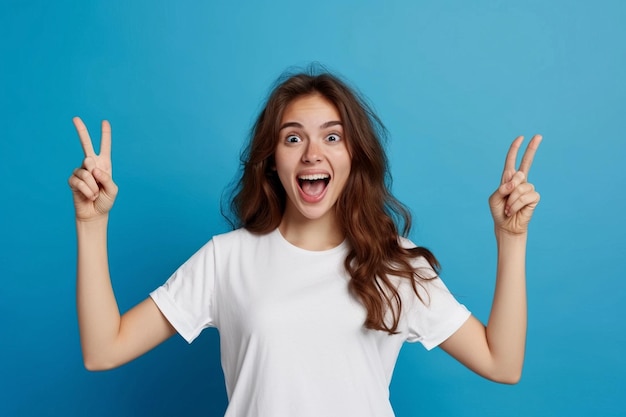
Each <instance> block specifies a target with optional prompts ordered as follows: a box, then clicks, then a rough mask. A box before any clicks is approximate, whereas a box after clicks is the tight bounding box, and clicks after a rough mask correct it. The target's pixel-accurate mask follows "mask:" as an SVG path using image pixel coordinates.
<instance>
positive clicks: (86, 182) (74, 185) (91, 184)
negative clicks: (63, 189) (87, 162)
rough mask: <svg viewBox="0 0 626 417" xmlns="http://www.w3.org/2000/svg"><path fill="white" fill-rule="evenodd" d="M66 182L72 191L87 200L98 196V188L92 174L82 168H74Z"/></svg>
mask: <svg viewBox="0 0 626 417" xmlns="http://www.w3.org/2000/svg"><path fill="white" fill-rule="evenodd" d="M68 183H69V185H70V188H71V189H72V191H74V192H76V193H79V194H82V195H83V197H85V198H86V199H88V200H95V199H96V198H98V195H99V193H100V189H99V187H98V184H97V183H96V181H95V179H94V178H93V176H92V175H91V174H90V173H89V172H87V171H86V170H84V169H82V168H78V169H76V170H74V172H73V173H72V176H71V177H70V178H69V180H68Z"/></svg>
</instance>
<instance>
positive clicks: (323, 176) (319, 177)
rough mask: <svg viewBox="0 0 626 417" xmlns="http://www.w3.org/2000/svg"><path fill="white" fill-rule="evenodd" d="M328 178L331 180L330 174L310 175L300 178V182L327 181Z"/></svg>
mask: <svg viewBox="0 0 626 417" xmlns="http://www.w3.org/2000/svg"><path fill="white" fill-rule="evenodd" d="M328 178H330V175H328V174H310V175H300V176H298V179H299V180H305V181H315V180H326V179H328Z"/></svg>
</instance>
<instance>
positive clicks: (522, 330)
mask: <svg viewBox="0 0 626 417" xmlns="http://www.w3.org/2000/svg"><path fill="white" fill-rule="evenodd" d="M496 240H497V245H498V264H497V276H496V288H495V293H494V299H493V305H492V308H491V314H490V316H489V322H488V324H487V330H486V331H487V341H488V344H489V350H490V352H491V355H492V358H493V361H494V364H495V367H496V369H497V370H498V372H502V373H503V374H505V375H508V376H511V375H513V377H512V379H513V380H516V379H519V376H520V375H521V372H522V365H523V362H524V350H525V345H526V326H527V304H526V267H525V263H526V241H527V234H526V233H524V234H520V235H511V234H506V233H503V234H497V235H496Z"/></svg>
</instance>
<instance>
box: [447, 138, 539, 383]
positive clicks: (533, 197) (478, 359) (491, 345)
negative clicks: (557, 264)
mask: <svg viewBox="0 0 626 417" xmlns="http://www.w3.org/2000/svg"><path fill="white" fill-rule="evenodd" d="M541 139H542V138H541V136H539V135H536V136H534V137H533V138H532V140H531V141H530V143H529V144H528V147H527V148H526V151H525V152H524V156H523V158H522V162H521V163H520V166H519V169H516V158H517V153H518V150H519V148H520V146H521V144H522V142H523V140H524V138H523V137H522V136H520V137H518V138H517V139H515V141H513V144H512V145H511V147H510V149H509V152H508V154H507V157H506V161H505V165H504V171H503V173H502V179H501V181H500V186H499V187H498V189H497V190H496V191H495V192H494V193H493V194H492V195H491V197H490V198H489V206H490V209H491V214H492V217H493V220H494V226H495V235H496V243H497V247H498V264H497V269H496V288H495V293H494V298H493V304H492V307H491V314H490V315H489V321H488V323H487V326H484V325H483V324H482V323H480V322H479V321H478V320H477V319H476V318H475V317H473V316H472V317H471V318H470V319H469V320H468V321H467V322H466V323H465V324H464V325H463V326H462V327H461V328H460V329H459V330H458V331H457V332H456V333H455V334H453V335H452V336H451V337H450V338H449V339H448V340H446V341H445V342H444V343H442V344H441V347H442V349H444V350H445V351H446V352H448V353H449V354H450V355H452V356H454V357H455V358H456V359H458V360H459V361H460V362H461V363H463V364H464V365H466V366H467V367H468V368H470V369H472V370H473V371H475V372H476V373H478V374H480V375H482V376H484V377H486V378H489V379H492V380H494V381H498V382H503V383H510V384H512V383H516V382H518V381H519V379H520V378H521V374H522V366H523V363H524V350H525V345H526V320H527V318H526V317H527V313H526V267H525V263H526V241H527V237H528V223H529V222H530V219H531V217H532V214H533V211H534V209H535V207H536V206H537V203H539V194H538V193H537V192H536V191H535V188H534V186H533V185H532V184H531V183H529V182H528V181H527V178H528V172H529V170H530V166H531V165H532V161H533V158H534V156H535V152H536V151H537V148H538V147H539V143H540V142H541Z"/></svg>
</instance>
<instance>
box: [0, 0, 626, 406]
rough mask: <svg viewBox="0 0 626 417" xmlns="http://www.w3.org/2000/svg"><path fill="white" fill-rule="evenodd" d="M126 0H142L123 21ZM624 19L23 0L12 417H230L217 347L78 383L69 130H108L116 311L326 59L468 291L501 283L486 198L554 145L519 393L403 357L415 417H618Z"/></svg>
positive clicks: (7, 265) (6, 397)
mask: <svg viewBox="0 0 626 417" xmlns="http://www.w3.org/2000/svg"><path fill="white" fill-rule="evenodd" d="M127 3H128V4H127ZM625 4H626V3H624V2H620V1H595V2H591V1H589V2H585V1H579V2H572V1H549V2H547V1H520V2H505V1H472V2H464V1H460V0H448V1H438V2H434V1H433V2H423V1H409V0H404V1H395V2H385V3H382V2H374V1H345V2H333V1H327V0H320V1H315V2H302V3H294V2H286V1H271V2H269V1H268V2H254V3H252V2H250V3H244V2H237V1H233V2H226V1H179V2H153V1H145V0H144V1H135V2H123V1H101V2H94V1H92V2H81V1H55V2H47V1H16V0H13V1H7V0H4V1H3V2H2V4H1V6H0V57H1V58H0V158H1V159H0V181H1V183H0V190H1V195H2V203H1V204H0V239H1V240H0V244H1V249H2V250H1V253H0V261H1V264H0V266H1V272H0V273H1V275H0V279H1V285H0V320H1V323H2V332H0V363H1V368H0V369H1V371H0V400H1V401H0V415H3V416H28V415H37V416H59V415H62V416H113V415H115V416H133V415H146V416H147V415H150V416H170V415H185V416H221V415H222V413H223V411H224V409H225V406H226V395H225V390H224V384H223V380H222V374H221V368H220V364H219V354H218V335H217V332H216V331H214V330H207V331H205V332H204V333H203V334H202V335H201V336H200V338H199V339H198V340H197V341H196V342H194V343H193V344H192V345H190V346H188V345H187V344H186V343H185V342H184V341H183V340H182V338H180V337H174V338H172V339H170V340H169V341H167V342H166V343H164V344H163V345H162V346H159V347H158V348H156V349H155V350H153V351H152V352H150V353H148V354H146V355H145V356H143V357H141V358H139V359H138V360H136V361H134V362H132V363H130V364H128V365H126V366H124V367H122V368H120V369H117V370H113V371H109V372H104V373H90V372H87V371H86V370H84V368H83V365H82V361H81V354H80V348H79V340H78V331H77V324H76V313H75V298H74V290H75V281H74V280H75V234H74V220H73V207H72V202H71V195H70V191H69V189H68V187H67V183H66V180H67V178H68V176H69V175H70V173H71V171H72V169H73V168H74V167H75V166H77V165H79V164H80V162H81V159H82V151H81V148H80V144H79V142H78V139H77V137H76V135H75V133H74V130H73V126H72V123H71V118H72V116H75V115H80V116H82V117H83V118H84V120H85V121H86V123H87V125H88V127H90V129H91V131H92V136H93V137H94V138H98V137H99V132H98V131H99V122H100V120H101V119H103V118H108V119H109V120H110V121H111V123H112V126H113V163H114V178H115V180H116V182H117V183H118V185H119V186H120V194H119V196H118V200H117V203H116V206H115V208H114V210H113V212H112V214H111V221H110V263H111V271H112V276H113V284H114V287H115V290H116V293H117V296H118V302H119V304H120V308H121V309H122V310H126V309H128V308H130V307H131V306H133V305H134V304H135V303H137V302H139V301H140V300H142V299H144V298H145V297H146V296H147V294H148V292H149V291H151V290H152V289H154V288H155V287H156V286H158V285H160V284H161V283H162V282H163V281H164V280H165V279H166V278H167V277H168V276H169V274H170V273H171V272H173V271H174V270H175V269H176V267H177V266H178V265H180V264H181V263H182V262H184V261H185V259H186V258H187V257H189V256H190V255H191V254H192V253H193V252H194V251H195V250H196V249H197V248H199V247H200V246H201V245H202V244H203V243H204V242H205V241H206V240H208V239H209V238H210V237H211V236H212V235H213V234H216V233H221V232H223V231H226V230H228V226H227V223H226V222H225V221H224V220H223V219H222V218H221V216H220V211H219V207H220V197H221V195H222V193H223V191H224V190H225V188H226V186H227V185H228V184H229V183H230V182H231V181H232V179H233V178H234V176H235V173H236V171H237V169H238V156H239V152H240V150H241V147H242V144H243V142H244V139H245V138H246V136H247V132H248V130H249V128H250V126H251V123H252V120H253V119H254V118H255V116H256V114H257V112H258V111H259V109H260V106H261V103H262V101H263V99H264V97H265V96H266V94H267V92H268V88H269V86H270V84H271V83H272V82H273V80H274V79H275V78H276V77H277V76H278V75H279V74H280V73H281V72H282V71H283V70H284V69H286V68H288V67H290V66H293V65H306V64H307V63H309V62H311V61H319V62H321V63H323V64H324V65H326V66H327V67H328V68H330V69H331V70H334V71H336V72H338V73H339V74H341V75H343V76H344V77H346V78H347V79H348V80H350V81H351V82H352V83H353V84H354V85H355V86H357V87H358V88H359V89H360V90H361V91H362V92H363V93H364V94H365V95H366V96H367V97H368V98H369V100H370V101H371V102H372V103H373V104H374V107H375V109H376V110H377V112H378V113H379V115H380V117H381V118H382V119H383V121H384V122H385V124H386V125H387V127H388V128H389V130H390V132H391V141H390V142H389V144H388V153H389V157H390V159H391V167H392V173H393V175H394V184H393V189H394V192H395V193H396V195H397V196H398V197H399V198H400V200H402V201H403V202H405V203H406V204H408V205H409V206H410V207H411V208H412V210H413V213H414V216H415V227H414V230H413V232H412V235H411V237H412V239H413V240H414V241H416V242H417V243H419V244H421V245H424V246H427V247H429V248H431V249H432V250H433V251H434V252H435V254H436V255H437V256H438V257H439V259H440V260H441V262H442V264H443V277H444V279H445V280H446V282H447V284H448V286H449V287H450V288H451V289H452V291H453V292H454V293H455V294H456V296H457V297H458V298H459V299H460V300H461V301H462V302H463V303H465V304H466V305H467V306H468V307H469V308H470V309H471V310H472V311H473V312H474V314H475V315H477V316H478V317H479V318H481V319H482V320H486V319H487V317H488V312H489V307H490V304H491V294H492V290H493V284H494V268H495V261H494V256H495V253H494V239H493V236H492V235H493V233H492V224H491V219H490V216H489V212H488V208H487V197H488V195H489V194H490V193H491V192H492V191H493V189H495V187H496V186H497V184H498V181H499V177H500V172H501V168H502V164H503V161H504V156H505V153H506V150H507V148H508V145H509V143H510V141H512V139H513V138H514V137H515V136H517V135H520V134H523V135H526V136H527V137H529V136H531V135H532V134H534V133H537V132H539V133H542V134H543V135H544V138H545V139H544V143H543V144H542V146H541V148H540V150H539V152H538V154H537V157H536V159H535V164H534V166H533V169H532V171H531V175H530V179H531V181H532V182H534V183H535V184H536V186H537V189H538V190H539V191H540V193H541V195H542V201H541V204H540V206H539V208H538V210H537V212H536V216H535V218H534V219H533V222H532V225H531V237H530V241H529V249H528V287H529V308H530V310H529V311H530V313H529V314H530V327H529V331H528V348H527V358H526V364H525V369H524V375H523V378H522V381H521V382H520V383H519V384H518V385H515V386H504V385H498V384H494V383H491V382H488V381H485V380H483V379H481V378H480V377H478V376H476V375H474V374H472V373H471V372H470V371H468V370H467V369H465V368H464V367H462V366H461V365H459V364H458V363H456V362H455V361H454V360H453V359H451V358H449V357H448V356H447V355H445V353H443V352H442V351H438V350H435V351H433V352H426V351H425V350H424V349H423V348H422V347H421V346H419V345H407V346H405V348H404V349H403V351H402V352H401V356H400V359H399V361H398V364H397V367H396V372H395V375H394V380H393V382H392V386H391V397H392V402H393V404H394V407H395V409H396V411H397V415H398V416H416V415H429V416H588V415H598V416H617V415H624V412H625V408H626V407H625V406H624V402H623V397H621V396H623V392H624V391H625V386H624V385H625V382H624V381H625V377H626V359H624V357H625V355H624V354H625V349H624V346H625V344H626V336H625V334H626V332H625V330H626V325H625V322H624V313H623V311H622V310H623V309H622V306H623V305H624V304H623V300H624V296H625V295H626V294H625V292H626V291H625V280H624V266H625V262H624V254H625V253H626V245H625V243H624V237H625V235H626V233H625V231H626V227H625V226H624V218H623V216H624V212H625V209H626V204H625V199H624V186H625V185H626V174H625V169H624V164H623V160H624V157H626V152H625V151H626V146H625V141H624V132H625V131H626V126H625V122H624V120H625V117H624V116H625V110H626V105H625V103H626V101H625V100H626V82H625V81H624V76H625V70H626V25H625V24H624V21H626V6H625Z"/></svg>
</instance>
